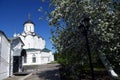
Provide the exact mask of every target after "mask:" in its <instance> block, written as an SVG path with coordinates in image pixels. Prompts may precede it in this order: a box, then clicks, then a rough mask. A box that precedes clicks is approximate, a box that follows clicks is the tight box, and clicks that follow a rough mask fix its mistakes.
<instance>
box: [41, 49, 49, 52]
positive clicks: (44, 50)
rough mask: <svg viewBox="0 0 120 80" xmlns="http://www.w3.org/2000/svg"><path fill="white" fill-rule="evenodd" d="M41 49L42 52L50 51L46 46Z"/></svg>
mask: <svg viewBox="0 0 120 80" xmlns="http://www.w3.org/2000/svg"><path fill="white" fill-rule="evenodd" d="M41 51H42V52H50V50H49V49H47V48H44V49H42V50H41Z"/></svg>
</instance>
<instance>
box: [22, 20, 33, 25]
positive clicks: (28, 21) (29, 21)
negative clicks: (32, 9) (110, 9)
mask: <svg viewBox="0 0 120 80" xmlns="http://www.w3.org/2000/svg"><path fill="white" fill-rule="evenodd" d="M27 23H32V24H33V25H35V24H34V23H33V22H32V21H31V20H27V21H25V22H24V24H23V25H25V24H27Z"/></svg>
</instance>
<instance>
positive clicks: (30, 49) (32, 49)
mask: <svg viewBox="0 0 120 80" xmlns="http://www.w3.org/2000/svg"><path fill="white" fill-rule="evenodd" d="M25 50H26V51H40V49H35V48H29V49H25Z"/></svg>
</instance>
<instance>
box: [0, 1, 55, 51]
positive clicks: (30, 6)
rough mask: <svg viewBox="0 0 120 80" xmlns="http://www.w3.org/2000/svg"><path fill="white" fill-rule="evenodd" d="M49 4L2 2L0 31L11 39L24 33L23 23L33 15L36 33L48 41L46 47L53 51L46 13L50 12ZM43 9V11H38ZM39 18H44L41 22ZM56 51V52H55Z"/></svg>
mask: <svg viewBox="0 0 120 80" xmlns="http://www.w3.org/2000/svg"><path fill="white" fill-rule="evenodd" d="M48 6H49V2H48V0H46V2H44V3H43V2H41V0H0V30H2V31H4V33H5V34H6V35H7V36H8V37H9V38H11V37H12V36H13V34H14V33H15V32H16V33H21V32H23V29H24V27H23V23H24V22H25V21H27V19H28V13H30V14H31V20H32V21H33V22H34V23H35V32H36V33H37V34H38V35H40V36H42V37H43V38H44V39H45V40H46V47H47V48H49V49H50V50H52V44H51V42H50V39H49V38H50V37H51V34H50V27H49V25H48V21H47V20H45V17H46V15H45V11H47V10H48ZM40 7H43V11H42V12H40V11H38V9H39V8H40ZM39 17H44V19H43V20H40V19H39ZM53 51H54V50H53Z"/></svg>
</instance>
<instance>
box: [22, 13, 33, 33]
mask: <svg viewBox="0 0 120 80" xmlns="http://www.w3.org/2000/svg"><path fill="white" fill-rule="evenodd" d="M23 25H24V32H25V33H33V32H34V25H35V24H34V23H33V22H32V21H31V20H30V14H28V20H27V21H26V22H24V24H23Z"/></svg>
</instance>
